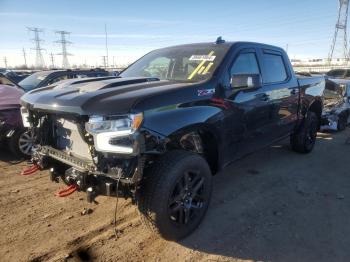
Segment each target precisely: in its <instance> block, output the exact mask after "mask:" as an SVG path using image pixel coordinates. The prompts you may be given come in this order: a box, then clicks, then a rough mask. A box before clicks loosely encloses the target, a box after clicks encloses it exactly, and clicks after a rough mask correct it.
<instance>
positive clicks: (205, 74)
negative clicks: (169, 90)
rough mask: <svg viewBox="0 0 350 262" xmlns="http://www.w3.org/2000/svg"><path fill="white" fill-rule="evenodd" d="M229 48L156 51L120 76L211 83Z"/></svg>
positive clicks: (200, 46)
mask: <svg viewBox="0 0 350 262" xmlns="http://www.w3.org/2000/svg"><path fill="white" fill-rule="evenodd" d="M229 47H230V46H229V45H216V44H207V45H203V44H201V45H189V46H179V47H170V48H165V49H160V50H155V51H153V52H150V53H148V54H147V55H145V56H144V57H142V58H140V59H139V60H137V61H136V62H135V63H134V64H132V65H131V66H129V67H128V68H127V69H126V70H124V71H123V72H122V73H121V74H120V76H121V77H156V78H159V79H161V80H174V81H189V82H198V81H203V80H208V79H209V78H210V77H211V76H212V74H213V72H214V71H215V69H216V68H217V67H218V66H219V65H220V63H221V61H222V59H223V58H224V56H225V54H226V53H227V51H228V49H229Z"/></svg>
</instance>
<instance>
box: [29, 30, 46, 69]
mask: <svg viewBox="0 0 350 262" xmlns="http://www.w3.org/2000/svg"><path fill="white" fill-rule="evenodd" d="M27 29H28V30H29V31H30V32H33V33H34V39H32V41H33V42H34V43H35V47H34V48H32V49H33V50H35V52H36V58H35V66H36V67H37V68H44V67H45V62H44V58H43V54H42V53H41V51H42V50H45V49H43V48H41V46H40V43H41V42H42V41H43V40H42V39H40V36H39V33H42V32H43V29H40V28H37V27H27Z"/></svg>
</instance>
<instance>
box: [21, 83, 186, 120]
mask: <svg viewBox="0 0 350 262" xmlns="http://www.w3.org/2000/svg"><path fill="white" fill-rule="evenodd" d="M187 85H191V84H189V83H175V82H170V81H167V80H162V81H159V80H158V79H155V78H146V77H144V78H134V77H132V78H131V77H130V78H117V79H111V80H103V81H94V82H86V83H78V84H72V85H70V86H65V87H60V86H57V87H54V86H48V87H44V88H39V89H36V90H33V91H31V92H29V93H27V94H25V95H24V96H23V97H22V99H21V101H22V102H21V103H22V104H23V105H24V106H27V107H29V108H30V109H34V110H39V111H40V110H43V111H53V112H62V113H64V112H67V113H75V114H79V115H106V114H124V113H130V112H131V111H132V108H133V105H135V104H136V103H137V102H139V101H140V100H141V99H144V98H145V97H150V96H153V95H156V94H159V93H164V92H170V91H172V90H175V89H180V88H183V87H184V86H187Z"/></svg>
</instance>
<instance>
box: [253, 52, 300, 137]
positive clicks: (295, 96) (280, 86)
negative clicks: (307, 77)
mask: <svg viewBox="0 0 350 262" xmlns="http://www.w3.org/2000/svg"><path fill="white" fill-rule="evenodd" d="M258 53H259V56H260V61H261V62H262V69H263V70H262V78H263V89H264V90H265V91H266V95H267V96H268V98H269V116H268V118H269V119H268V123H269V124H268V125H269V132H268V136H267V139H269V140H270V141H271V140H276V139H279V138H281V137H283V136H287V135H289V134H290V132H292V131H293V128H294V127H295V123H296V121H297V119H298V116H297V113H298V106H299V86H298V82H297V79H296V78H295V76H294V74H293V73H292V72H291V67H290V63H289V60H288V57H287V56H286V55H285V54H284V53H282V52H280V51H277V50H269V49H259V52H258Z"/></svg>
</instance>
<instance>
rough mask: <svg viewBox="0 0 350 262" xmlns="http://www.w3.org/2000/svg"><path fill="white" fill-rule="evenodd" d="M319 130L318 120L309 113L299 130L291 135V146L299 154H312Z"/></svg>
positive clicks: (314, 115)
mask: <svg viewBox="0 0 350 262" xmlns="http://www.w3.org/2000/svg"><path fill="white" fill-rule="evenodd" d="M317 130H318V118H317V115H316V114H315V113H314V112H311V111H309V112H308V113H307V115H306V117H305V118H304V120H303V123H302V124H301V126H299V128H298V129H297V130H296V131H295V132H294V133H293V134H292V135H291V137H290V144H291V147H292V149H293V150H294V151H296V152H298V153H304V154H306V153H310V152H311V151H312V149H313V148H314V145H315V142H316V136H317Z"/></svg>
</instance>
